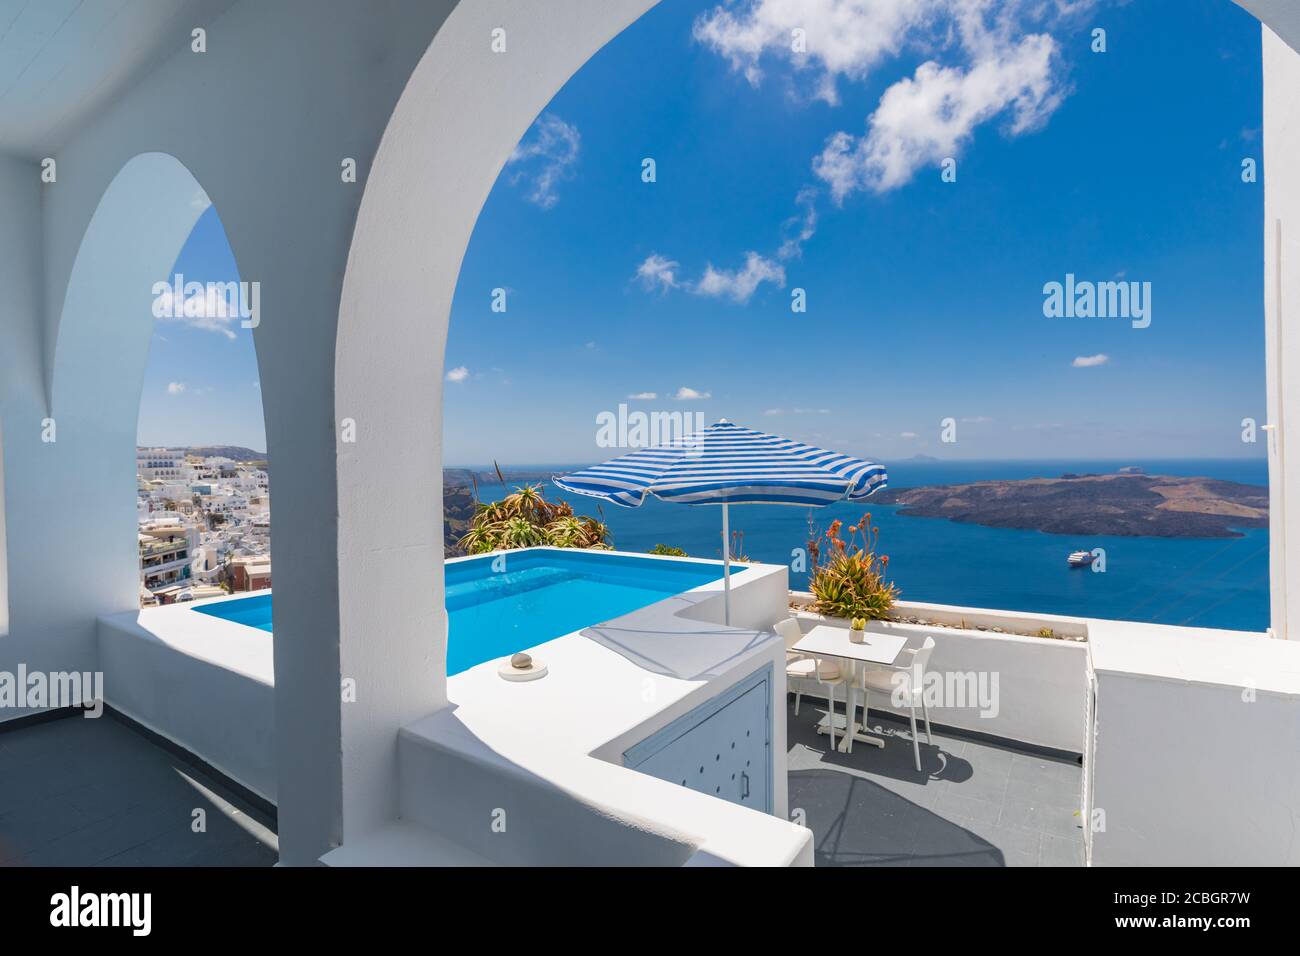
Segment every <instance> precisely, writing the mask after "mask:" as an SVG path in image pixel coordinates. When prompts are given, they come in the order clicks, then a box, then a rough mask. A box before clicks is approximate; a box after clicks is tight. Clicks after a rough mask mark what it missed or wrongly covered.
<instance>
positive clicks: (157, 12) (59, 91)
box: [0, 0, 233, 159]
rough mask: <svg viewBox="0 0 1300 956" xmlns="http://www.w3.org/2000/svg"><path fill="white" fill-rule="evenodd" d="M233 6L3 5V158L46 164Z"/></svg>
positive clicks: (117, 1)
mask: <svg viewBox="0 0 1300 956" xmlns="http://www.w3.org/2000/svg"><path fill="white" fill-rule="evenodd" d="M232 2H233V0H0V153H10V154H14V155H19V156H24V157H27V158H30V159H39V158H41V157H43V156H46V155H50V154H51V153H53V152H55V151H56V150H57V149H58V148H59V146H60V145H61V144H62V143H63V142H64V141H65V139H66V138H67V137H68V136H69V135H70V133H71V132H72V131H74V130H75V129H76V128H77V126H78V124H80V123H81V122H83V121H84V120H85V119H86V118H87V117H88V116H90V115H91V114H93V113H94V112H96V111H97V110H100V109H103V108H104V107H105V106H106V105H107V104H108V103H109V102H111V101H112V99H113V97H115V96H117V95H119V94H120V92H121V91H122V90H124V89H125V88H127V87H128V86H129V84H130V83H131V82H132V81H134V80H135V79H136V77H138V76H139V75H141V74H143V73H146V72H148V71H149V70H150V69H152V68H153V67H154V66H155V65H157V63H158V62H160V61H161V60H162V59H163V58H164V57H165V56H167V55H169V54H170V53H172V52H174V51H177V50H183V49H187V48H188V44H189V38H190V31H191V30H192V29H194V27H196V26H208V25H210V24H211V22H212V21H213V20H215V19H216V18H217V17H218V16H220V14H221V13H222V12H224V11H225V9H226V8H227V7H229V6H230V5H231V3H232Z"/></svg>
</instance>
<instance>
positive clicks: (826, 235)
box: [141, 0, 1264, 463]
mask: <svg viewBox="0 0 1300 956" xmlns="http://www.w3.org/2000/svg"><path fill="white" fill-rule="evenodd" d="M787 6H790V5H788V4H781V3H776V2H773V0H743V2H739V3H733V4H726V5H722V6H719V5H718V4H717V3H700V2H688V0H665V2H664V3H662V4H661V5H660V6H658V7H657V8H655V9H654V10H652V11H651V12H650V13H648V14H647V15H646V16H645V17H644V18H642V20H640V21H639V22H637V23H636V24H634V25H633V26H632V27H630V28H629V29H628V30H627V31H625V32H624V33H623V34H622V35H621V36H619V37H618V38H616V39H615V40H614V41H613V42H611V43H610V44H609V45H608V46H607V47H606V48H605V49H603V50H602V51H601V52H600V53H598V54H597V55H596V56H595V57H594V58H593V59H592V60H591V61H590V62H589V63H588V64H587V65H586V66H585V67H583V68H582V69H581V70H580V71H579V72H578V73H577V74H576V75H575V76H574V78H573V79H572V80H571V81H570V82H569V83H568V84H567V85H566V86H565V87H564V88H563V89H562V90H561V91H560V93H559V94H558V95H557V96H556V97H555V99H554V100H553V101H552V102H551V104H550V105H549V106H548V107H547V109H546V110H544V111H543V113H542V115H541V117H539V120H538V122H537V123H536V124H535V125H534V127H533V129H531V130H530V131H529V133H528V134H527V135H526V136H525V137H524V139H523V141H522V143H521V146H520V149H519V151H518V155H517V156H516V157H515V158H514V159H513V160H512V161H511V162H510V163H508V164H507V166H506V168H505V170H504V171H503V173H502V175H501V177H500V179H499V180H498V182H497V184H496V187H495V188H494V189H493V191H492V194H491V195H490V197H489V198H488V200H487V203H486V204H485V207H484V210H483V213H482V216H481V217H480V219H479V222H478V225H477V227H476V229H475V232H474V235H473V237H472V240H471V242H470V245H469V249H468V250H467V254H466V257H465V261H464V266H463V268H462V272H461V275H460V279H459V283H458V286H457V291H456V297H455V301H454V304H453V308H452V322H451V330H450V336H449V341H448V345H447V352H446V360H445V361H446V368H447V369H448V370H449V371H448V381H447V382H446V383H445V385H444V395H445V418H444V459H445V460H446V461H448V462H450V463H482V462H486V461H490V460H492V459H497V460H499V461H501V462H502V463H552V462H556V463H558V462H578V461H589V460H594V459H600V458H605V457H609V456H610V455H611V454H614V453H615V452H614V451H611V450H608V449H601V448H597V447H596V444H595V435H596V416H597V414H599V413H601V412H605V411H614V410H615V409H617V407H618V405H619V404H620V403H622V402H626V403H627V404H628V405H629V406H630V408H632V409H639V410H643V411H691V412H701V413H703V415H704V416H705V419H706V420H710V421H712V420H716V419H717V418H720V417H727V418H730V419H731V420H733V421H738V422H741V423H744V424H748V425H751V426H754V427H758V428H763V429H766V430H771V431H776V432H780V433H783V434H788V435H790V436H792V437H796V438H800V439H803V440H806V441H810V442H814V443H817V444H822V445H826V446H829V447H835V448H842V449H844V450H846V451H850V452H853V453H857V454H863V455H867V456H870V457H875V458H878V459H880V460H882V461H885V462H888V461H889V460H890V459H902V458H908V457H911V456H913V455H916V454H927V455H934V456H937V457H941V458H971V459H979V458H1028V457H1033V458H1044V457H1068V458H1117V457H1126V456H1133V457H1139V456H1140V457H1142V458H1143V459H1151V458H1155V457H1229V456H1241V455H1261V454H1262V453H1263V446H1262V443H1261V444H1259V445H1255V446H1248V445H1243V444H1242V442H1241V441H1240V431H1241V429H1240V422H1241V419H1242V418H1244V417H1247V416H1253V417H1255V418H1258V419H1260V420H1262V418H1263V414H1264V407H1263V403H1264V386H1263V377H1264V376H1263V373H1264V358H1263V316H1262V232H1263V223H1262V207H1263V186H1262V172H1263V171H1262V167H1261V182H1257V183H1254V184H1247V183H1243V182H1242V178H1241V163H1242V160H1243V158H1254V159H1256V160H1259V159H1260V152H1261V140H1260V126H1261V82H1260V52H1259V51H1260V36H1259V29H1260V28H1259V25H1258V22H1257V21H1255V20H1254V19H1253V18H1251V17H1250V16H1249V15H1248V14H1246V13H1244V12H1243V11H1241V10H1240V9H1239V8H1237V7H1235V6H1234V5H1233V4H1231V3H1230V2H1228V0H1141V2H1132V3H1117V2H1103V0H1095V2H1094V0H1045V2H1044V0H1016V2H1011V3H997V2H992V0H989V2H983V3H981V2H973V0H961V2H957V0H906V2H904V0H877V2H876V3H875V4H874V5H872V9H873V11H874V13H875V16H873V17H863V16H860V15H858V14H856V13H855V11H856V10H858V9H859V8H860V7H862V6H863V5H862V4H853V3H850V2H848V0H808V2H807V3H805V4H801V5H798V6H799V9H800V17H801V19H802V21H803V22H801V23H792V22H787V20H785V19H783V17H782V15H781V11H782V10H783V9H784V8H785V7H787ZM1174 8H1176V9H1177V10H1178V12H1179V14H1180V16H1179V17H1177V18H1171V17H1169V16H1168V14H1169V13H1170V11H1171V10H1172V9H1174ZM794 27H799V28H802V29H804V30H806V36H807V38H808V39H807V52H806V53H802V54H797V53H794V52H792V51H791V50H790V37H791V33H790V30H791V29H792V28H794ZM1095 27H1101V28H1104V29H1105V30H1106V47H1107V49H1106V52H1104V53H1094V52H1092V51H1091V49H1090V45H1091V44H1092V42H1093V38H1092V35H1091V34H1092V30H1093V28H1095ZM755 51H760V52H759V53H758V55H757V56H756V55H755ZM936 104H938V105H936ZM948 156H952V157H953V158H955V159H956V162H957V166H956V170H957V178H956V182H943V181H942V179H941V176H940V161H941V159H943V158H945V157H948ZM646 157H651V158H653V159H654V160H655V163H656V176H657V181H655V182H653V183H645V182H643V181H642V176H641V174H642V161H643V159H644V158H646ZM810 211H811V213H812V217H811V218H810V217H809V213H810ZM210 217H211V214H209V216H206V217H205V219H204V221H203V222H201V223H200V226H199V228H198V229H197V230H196V233H195V236H194V237H193V239H192V240H191V242H190V244H189V245H188V246H187V247H186V250H185V252H184V253H182V256H181V263H179V264H178V268H179V267H180V265H182V264H184V265H186V268H184V270H183V271H185V273H186V275H187V277H190V276H191V274H193V276H194V277H196V278H209V277H208V276H200V275H199V272H200V271H202V270H205V269H208V268H211V269H215V270H218V271H219V270H220V268H222V266H221V264H220V262H219V258H220V257H219V256H218V255H217V254H216V252H215V251H214V246H215V239H214V236H213V233H212V230H213V227H214V225H215V223H214V222H213V221H212V218H210ZM747 266H748V268H747ZM1067 273H1073V274H1075V275H1076V276H1077V277H1078V278H1079V279H1081V280H1091V281H1107V280H1119V279H1122V280H1124V281H1136V282H1150V283H1151V289H1152V293H1151V294H1152V314H1151V319H1152V321H1151V324H1150V326H1149V327H1148V328H1143V329H1135V328H1133V327H1131V324H1130V323H1129V322H1128V321H1127V320H1123V319H1101V318H1046V317H1045V316H1044V315H1043V291H1042V290H1043V286H1044V284H1045V283H1047V282H1051V281H1063V280H1064V278H1065V275H1066V274H1067ZM746 278H748V279H749V280H750V281H749V282H748V283H747V282H746V281H745V280H746ZM796 287H797V288H802V289H804V290H806V296H807V311H806V312H805V313H794V312H792V311H791V308H790V303H791V291H792V289H794V288H796ZM496 288H504V289H506V290H507V293H506V304H507V309H506V311H505V312H504V313H501V312H494V311H493V310H492V308H491V306H492V301H493V298H492V290H493V289H496ZM158 332H159V336H158V337H156V338H155V343H154V351H153V353H152V355H151V366H150V372H149V375H148V379H147V381H146V385H145V402H144V408H143V409H142V415H141V438H142V440H144V439H146V438H147V436H150V435H157V436H158V438H157V439H154V438H149V439H148V440H150V441H152V440H159V441H163V440H165V441H167V442H179V441H181V439H180V438H179V437H176V436H179V435H181V434H182V433H184V434H186V435H192V436H193V437H189V438H187V439H185V441H186V442H187V443H197V442H199V441H200V440H201V441H217V440H221V441H230V442H232V443H237V444H253V443H254V438H253V437H252V436H254V435H260V434H261V418H260V408H259V407H257V406H256V404H255V403H254V402H253V399H254V398H255V397H256V392H255V390H254V389H253V388H252V386H251V384H250V380H251V379H255V377H256V376H255V362H254V360H253V357H252V349H251V344H250V340H249V339H248V335H249V333H247V332H245V331H243V330H239V329H236V330H235V332H236V337H235V339H233V340H230V339H227V338H226V337H225V335H224V334H223V333H222V332H213V331H206V330H201V329H194V328H189V327H184V326H179V325H176V324H168V323H164V322H160V323H159V328H158ZM241 349H242V350H243V351H242V352H241V351H240V350H241ZM1099 357H1101V358H1099ZM1076 364H1079V365H1081V366H1082V367H1076ZM172 381H183V382H185V384H186V391H185V392H183V393H181V394H179V395H170V396H169V395H167V394H166V390H167V389H166V387H167V385H168V384H169V383H170V382H172ZM191 385H192V386H194V389H193V390H191V388H190V386H191ZM201 388H211V389H212V391H211V392H204V393H200V392H199V391H198V389H201ZM683 390H685V391H683ZM651 393H653V394H654V395H655V398H653V399H648V398H638V399H631V398H629V396H633V395H648V394H651ZM678 394H681V395H683V396H690V395H696V396H707V398H706V397H696V398H689V397H688V398H685V399H683V400H678V398H677V397H676V396H677V395H678ZM169 399H176V401H169ZM241 416H242V417H241ZM945 418H952V419H954V420H955V421H956V422H957V441H956V442H955V443H953V444H946V443H943V442H941V441H940V428H941V422H942V420H943V419H945ZM185 428H189V429H190V431H188V432H186V431H184V429H185ZM200 432H201V436H200V434H199V433H200ZM218 433H219V435H220V437H218ZM257 447H260V446H257Z"/></svg>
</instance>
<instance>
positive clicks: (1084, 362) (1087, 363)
mask: <svg viewBox="0 0 1300 956" xmlns="http://www.w3.org/2000/svg"><path fill="white" fill-rule="evenodd" d="M1109 361H1110V356H1109V355H1106V354H1105V353H1102V352H1098V353H1097V354H1096V355H1076V356H1075V358H1074V361H1073V362H1071V363H1070V365H1071V366H1073V367H1074V368H1095V367H1096V366H1098V365H1105V364H1106V363H1107V362H1109Z"/></svg>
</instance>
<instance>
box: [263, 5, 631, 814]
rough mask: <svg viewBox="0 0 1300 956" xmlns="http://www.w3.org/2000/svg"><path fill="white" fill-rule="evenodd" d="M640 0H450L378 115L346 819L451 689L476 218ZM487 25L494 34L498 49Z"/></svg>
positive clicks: (357, 244)
mask: <svg viewBox="0 0 1300 956" xmlns="http://www.w3.org/2000/svg"><path fill="white" fill-rule="evenodd" d="M653 3H654V0H605V2H602V3H599V4H593V3H590V2H585V0H549V2H547V3H545V4H532V3H528V4H521V3H512V2H508V0H476V2H474V3H464V4H460V5H458V6H457V7H456V9H455V11H454V12H453V13H452V14H451V15H450V16H449V17H448V18H447V22H446V23H445V24H444V26H443V28H442V29H441V30H439V32H438V35H437V36H436V37H435V38H434V40H433V43H432V45H430V47H429V50H428V52H427V53H426V54H425V55H424V57H423V58H422V59H421V61H420V64H419V66H418V67H417V68H416V70H415V72H414V74H413V75H412V76H411V79H410V82H409V84H408V85H407V88H406V90H405V92H404V93H403V94H402V99H401V101H400V102H399V103H398V104H397V108H396V110H395V111H394V112H393V116H392V120H391V122H390V123H389V124H388V128H387V130H386V131H385V132H384V139H383V142H382V143H381V144H380V148H379V153H378V155H377V156H376V157H375V162H374V165H373V167H372V168H371V170H370V173H369V178H368V183H367V185H366V191H365V197H364V199H363V201H362V204H361V209H360V212H359V213H358V216H357V224H356V234H355V238H354V241H353V245H352V250H351V253H350V255H349V258H348V264H347V275H346V279H345V281H344V283H343V300H342V304H341V306H340V309H339V329H338V369H337V374H336V378H335V384H336V393H335V403H334V409H335V419H336V421H337V422H338V423H339V443H338V516H339V517H338V522H339V524H338V528H339V537H338V555H339V561H340V563H341V564H344V563H346V566H347V573H345V574H343V575H341V576H340V578H339V628H340V639H341V650H340V667H341V672H342V674H343V675H345V676H346V677H348V678H351V679H354V680H355V681H356V682H357V684H358V688H359V694H360V695H361V696H362V701H361V702H360V703H359V705H358V706H348V707H345V708H344V711H343V742H342V747H343V768H342V774H343V790H344V804H345V806H344V811H345V812H344V835H345V836H349V835H350V834H351V833H354V832H364V831H366V830H368V829H372V828H374V827H375V826H376V825H378V824H379V823H381V822H383V821H385V820H387V819H389V818H391V817H392V816H393V814H395V813H396V809H397V804H396V799H397V798H396V791H395V788H394V787H393V786H392V781H394V780H395V779H396V773H397V740H396V734H397V731H398V729H399V728H401V727H402V726H404V725H405V724H407V723H409V722H410V721H412V720H414V719H416V718H417V717H419V716H421V715H422V714H425V713H428V712H430V711H433V710H435V709H437V708H439V707H443V706H445V705H446V701H447V697H446V681H445V677H444V674H445V673H446V645H445V642H443V641H439V640H436V639H435V636H436V635H441V634H443V633H444V632H445V628H446V623H445V612H444V611H443V607H442V604H443V592H442V577H441V575H440V574H438V569H439V567H440V565H441V561H442V547H443V544H442V513H441V509H439V508H436V507H430V506H429V504H430V502H437V501H439V500H441V495H442V454H441V441H442V356H443V348H444V345H445V343H446V333H447V322H448V316H449V312H450V308H451V300H452V294H453V292H454V290H455V287H456V280H457V277H458V275H459V273H460V265H461V261H462V259H463V258H464V255H465V249H466V246H467V245H468V244H469V238H470V234H471V233H472V232H473V229H474V223H475V222H476V221H477V219H478V214H479V211H480V210H481V209H482V206H483V203H484V202H485V201H486V200H487V196H488V193H489V192H491V189H492V186H493V184H494V183H495V182H496V178H497V175H498V173H499V172H500V170H501V167H502V166H503V165H504V164H505V161H506V159H507V157H508V156H509V155H510V152H511V151H512V150H513V149H514V147H515V145H516V144H517V143H518V142H519V139H520V138H521V137H522V136H523V135H524V133H525V132H526V131H527V129H528V127H529V125H530V124H531V123H532V122H533V120H534V119H535V118H536V116H537V114H538V113H539V112H540V111H541V110H542V108H543V107H544V106H545V105H546V103H547V102H548V101H549V100H550V99H551V97H552V96H553V95H554V94H555V93H556V92H557V91H558V90H559V88H560V87H561V86H562V85H563V84H564V82H565V81H566V80H567V79H568V78H569V77H570V76H571V75H572V74H573V73H574V71H576V70H577V69H578V68H579V67H580V66H582V64H583V63H585V62H586V61H587V59H588V58H589V57H590V56H591V55H592V54H593V53H595V52H596V51H597V50H598V49H600V47H601V46H603V45H604V44H605V43H606V42H607V41H608V40H609V39H610V38H611V37H613V36H614V35H616V34H617V33H618V32H619V31H621V30H622V29H623V28H624V27H625V26H627V24H629V23H630V22H632V21H633V20H634V19H636V17H638V16H639V15H640V14H641V13H642V12H644V11H645V10H646V9H647V8H649V7H650V6H652V5H653ZM499 27H504V29H505V31H506V33H505V41H506V50H505V52H502V53H494V52H493V50H492V45H491V41H492V31H493V29H495V28H499ZM467 104H473V105H472V108H467ZM487 291H488V290H484V293H485V294H487ZM345 422H351V423H354V425H355V430H356V440H355V441H354V442H347V441H344V440H343V437H344V432H343V428H344V423H345ZM276 478H277V481H278V480H279V473H278V471H277V475H276ZM276 500H277V509H278V508H279V504H278V502H279V501H280V500H282V499H281V498H280V497H278V493H277V499H276ZM279 521H280V517H279V513H278V511H277V514H276V522H277V525H279ZM277 558H278V555H277ZM276 583H277V591H279V590H280V586H281V579H279V578H277V582H276ZM431 584H432V586H430V585H431ZM277 627H278V625H277ZM378 634H382V635H383V639H382V640H376V635H378ZM277 636H278V635H277Z"/></svg>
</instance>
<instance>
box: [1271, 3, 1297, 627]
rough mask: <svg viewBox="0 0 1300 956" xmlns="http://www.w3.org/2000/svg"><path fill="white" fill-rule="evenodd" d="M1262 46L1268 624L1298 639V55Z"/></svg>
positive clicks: (1274, 43) (1275, 41) (1276, 44)
mask: <svg viewBox="0 0 1300 956" xmlns="http://www.w3.org/2000/svg"><path fill="white" fill-rule="evenodd" d="M1263 44H1264V322H1265V329H1266V342H1267V353H1268V363H1267V366H1268V367H1267V376H1268V417H1269V422H1270V423H1271V424H1272V425H1273V426H1274V430H1273V431H1272V432H1271V433H1270V435H1269V459H1268V464H1269V487H1270V494H1269V504H1270V509H1269V541H1270V550H1269V561H1270V578H1271V582H1272V590H1271V595H1270V597H1271V603H1272V609H1271V615H1270V617H1271V620H1272V622H1273V630H1274V633H1275V634H1276V635H1277V636H1279V637H1285V638H1288V639H1291V640H1300V300H1298V299H1297V296H1296V291H1295V290H1296V289H1297V288H1298V287H1300V167H1297V163H1296V157H1297V156H1300V98H1297V96H1296V91H1297V90H1300V53H1296V51H1295V50H1293V49H1291V47H1289V46H1287V45H1286V44H1285V43H1284V42H1282V40H1280V39H1279V38H1278V37H1277V35H1276V34H1274V33H1273V32H1272V31H1270V30H1268V29H1267V28H1265V29H1264V30H1263ZM1279 240H1280V246H1279ZM1279 257H1280V260H1279ZM1283 582H1285V586H1282V584H1283Z"/></svg>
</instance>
